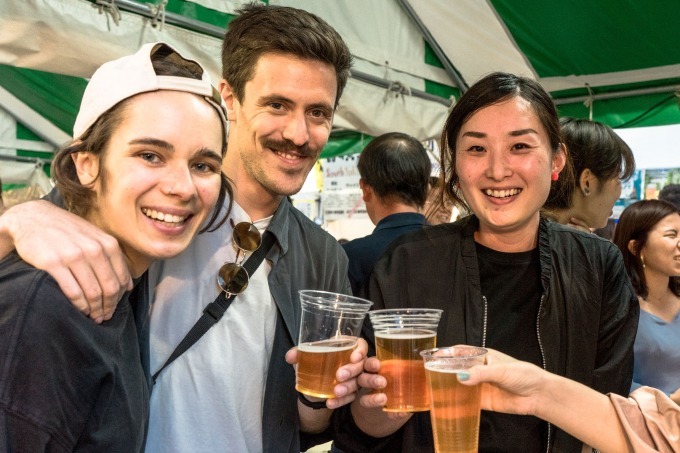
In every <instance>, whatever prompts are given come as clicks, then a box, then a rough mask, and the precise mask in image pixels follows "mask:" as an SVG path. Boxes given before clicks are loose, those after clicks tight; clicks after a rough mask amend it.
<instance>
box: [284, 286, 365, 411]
mask: <svg viewBox="0 0 680 453" xmlns="http://www.w3.org/2000/svg"><path fill="white" fill-rule="evenodd" d="M300 305H301V307H302V316H301V319H300V336H299V339H298V350H299V351H300V361H299V362H298V365H297V383H296V385H295V389H296V390H297V391H299V392H301V393H304V394H306V395H310V396H315V397H318V398H333V397H334V394H333V388H334V387H335V385H336V384H337V381H336V380H335V373H336V372H337V371H338V368H340V367H341V366H343V365H345V364H347V363H349V357H350V355H351V354H352V351H353V350H354V348H355V347H356V343H357V338H358V337H359V335H360V334H361V325H362V323H363V321H364V317H365V316H366V312H367V311H368V309H369V308H370V307H371V305H373V303H372V302H370V301H368V300H365V299H360V298H358V297H352V296H347V295H344V294H337V293H331V292H327V291H314V290H302V291H300Z"/></svg>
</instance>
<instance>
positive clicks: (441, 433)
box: [425, 361, 482, 453]
mask: <svg viewBox="0 0 680 453" xmlns="http://www.w3.org/2000/svg"><path fill="white" fill-rule="evenodd" d="M458 371H462V370H452V369H446V368H445V367H444V366H442V367H438V363H437V362H436V361H435V362H427V363H426V364H425V373H426V375H427V381H428V383H429V385H430V390H431V393H430V397H431V398H432V404H431V411H430V419H431V420H432V431H433V434H434V449H435V451H436V452H437V453H453V452H455V453H468V452H469V453H476V452H477V448H478V443H479V416H480V404H481V396H482V391H481V390H482V386H481V385H473V386H469V385H463V384H461V383H460V382H458V377H457V373H458Z"/></svg>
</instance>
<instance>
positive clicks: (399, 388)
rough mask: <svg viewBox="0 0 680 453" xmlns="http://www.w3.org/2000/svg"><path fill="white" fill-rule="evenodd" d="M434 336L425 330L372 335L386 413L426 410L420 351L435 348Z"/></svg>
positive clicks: (426, 402)
mask: <svg viewBox="0 0 680 453" xmlns="http://www.w3.org/2000/svg"><path fill="white" fill-rule="evenodd" d="M436 341H437V333H436V332H435V331H433V330H427V329H414V328H404V329H390V330H387V331H385V332H376V334H375V349H376V356H377V357H378V360H380V375H381V376H384V377H385V379H386V380H387V386H386V387H385V388H384V389H383V390H381V391H382V392H383V393H385V394H386V395H387V404H386V405H385V407H383V410H384V411H387V412H418V411H429V410H430V391H429V389H428V387H427V382H426V381H425V367H424V366H423V359H422V358H421V357H420V351H423V350H425V349H430V348H434V347H435V343H436Z"/></svg>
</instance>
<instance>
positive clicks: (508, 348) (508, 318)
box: [476, 244, 548, 452]
mask: <svg viewBox="0 0 680 453" xmlns="http://www.w3.org/2000/svg"><path fill="white" fill-rule="evenodd" d="M476 249H477V259H478V263H479V277H480V283H481V288H482V294H483V295H484V297H485V298H486V301H487V313H488V315H487V334H486V346H487V347H490V348H493V349H497V350H499V351H502V352H504V353H505V354H508V355H511V356H513V357H515V358H516V359H519V360H524V361H527V362H531V363H533V364H535V365H538V366H539V367H541V368H542V367H543V359H542V356H541V350H540V346H539V344H538V335H537V331H536V320H537V315H538V307H539V304H540V298H541V279H540V272H541V268H540V261H539V255H538V248H536V249H534V250H531V251H528V252H520V253H504V252H498V251H495V250H492V249H490V248H487V247H484V246H483V245H480V244H476ZM480 431H481V432H482V433H484V435H483V436H480V439H479V451H480V452H493V451H504V452H508V451H522V452H542V451H545V450H546V443H547V438H546V437H547V432H548V429H547V424H546V423H545V422H543V421H542V420H540V419H538V418H536V417H530V416H522V415H509V414H501V413H496V412H487V411H483V412H482V419H481V422H480ZM485 438H488V439H505V446H504V447H503V449H502V450H494V449H492V448H490V446H489V445H485V442H484V439H485Z"/></svg>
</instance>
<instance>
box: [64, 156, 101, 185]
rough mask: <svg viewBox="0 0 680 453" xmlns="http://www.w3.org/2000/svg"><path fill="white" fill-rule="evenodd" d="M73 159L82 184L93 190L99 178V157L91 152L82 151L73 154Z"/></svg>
mask: <svg viewBox="0 0 680 453" xmlns="http://www.w3.org/2000/svg"><path fill="white" fill-rule="evenodd" d="M71 159H73V164H74V165H75V167H76V174H77V175H78V180H79V181H80V184H82V185H83V187H87V188H89V189H92V188H93V187H94V182H95V181H96V180H97V177H98V176H99V156H95V155H94V154H93V153H91V152H89V151H81V152H78V153H73V154H71Z"/></svg>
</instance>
